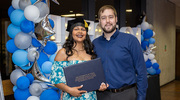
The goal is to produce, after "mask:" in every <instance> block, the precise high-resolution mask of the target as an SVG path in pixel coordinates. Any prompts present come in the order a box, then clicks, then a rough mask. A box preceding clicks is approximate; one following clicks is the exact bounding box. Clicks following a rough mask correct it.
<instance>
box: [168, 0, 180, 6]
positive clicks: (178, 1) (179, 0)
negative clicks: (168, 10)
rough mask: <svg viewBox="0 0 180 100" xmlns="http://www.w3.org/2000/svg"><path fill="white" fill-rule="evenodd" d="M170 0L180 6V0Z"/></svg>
mask: <svg viewBox="0 0 180 100" xmlns="http://www.w3.org/2000/svg"><path fill="white" fill-rule="evenodd" d="M169 1H170V2H172V3H174V4H175V5H177V6H179V7H180V0H169Z"/></svg>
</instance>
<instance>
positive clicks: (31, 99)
mask: <svg viewBox="0 0 180 100" xmlns="http://www.w3.org/2000/svg"><path fill="white" fill-rule="evenodd" d="M27 100H40V99H39V97H37V96H30V97H28V98H27Z"/></svg>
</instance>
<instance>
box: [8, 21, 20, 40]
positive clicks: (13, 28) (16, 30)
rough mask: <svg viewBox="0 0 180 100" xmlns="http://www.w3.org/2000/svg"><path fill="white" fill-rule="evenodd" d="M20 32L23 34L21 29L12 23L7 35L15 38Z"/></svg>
mask: <svg viewBox="0 0 180 100" xmlns="http://www.w3.org/2000/svg"><path fill="white" fill-rule="evenodd" d="M19 32H21V29H20V27H18V26H15V25H13V24H12V23H11V24H10V25H9V26H8V28H7V33H8V36H9V37H10V38H14V37H15V36H16V34H18V33H19Z"/></svg>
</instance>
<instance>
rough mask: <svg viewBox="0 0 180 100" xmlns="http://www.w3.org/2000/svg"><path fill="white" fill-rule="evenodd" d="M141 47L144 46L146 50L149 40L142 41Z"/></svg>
mask: <svg viewBox="0 0 180 100" xmlns="http://www.w3.org/2000/svg"><path fill="white" fill-rule="evenodd" d="M141 47H142V48H143V50H146V49H147V48H148V47H149V42H148V41H142V42H141Z"/></svg>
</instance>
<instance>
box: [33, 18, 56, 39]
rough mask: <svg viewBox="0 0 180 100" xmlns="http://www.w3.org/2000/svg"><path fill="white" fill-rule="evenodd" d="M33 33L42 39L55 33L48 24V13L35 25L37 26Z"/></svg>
mask: <svg viewBox="0 0 180 100" xmlns="http://www.w3.org/2000/svg"><path fill="white" fill-rule="evenodd" d="M35 33H36V34H38V35H40V36H41V37H42V38H43V40H44V39H48V38H49V37H50V36H52V35H54V34H55V32H54V30H53V29H52V27H51V25H50V22H49V19H48V15H46V17H44V18H43V20H42V21H41V23H39V24H38V25H37V27H36V28H35Z"/></svg>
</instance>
